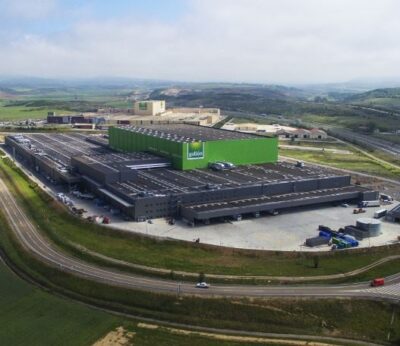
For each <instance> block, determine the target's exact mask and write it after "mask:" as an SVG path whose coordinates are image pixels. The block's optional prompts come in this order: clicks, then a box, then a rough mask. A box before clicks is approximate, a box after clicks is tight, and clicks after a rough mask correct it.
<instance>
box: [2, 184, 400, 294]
mask: <svg viewBox="0 0 400 346" xmlns="http://www.w3.org/2000/svg"><path fill="white" fill-rule="evenodd" d="M0 207H1V209H2V210H3V212H4V214H5V215H6V217H7V219H8V221H9V223H10V225H11V229H12V231H13V232H14V233H15V235H16V236H17V238H18V240H19V241H20V243H21V244H22V246H23V247H24V248H25V249H26V250H27V251H29V252H30V253H32V254H34V255H35V256H36V257H38V258H39V259H40V260H41V261H43V262H45V263H47V264H49V265H52V266H55V267H57V268H59V269H60V270H62V271H64V272H68V273H72V274H74V275H78V276H80V277H83V278H85V279H89V280H93V281H96V282H100V283H105V284H109V285H114V286H120V287H125V288H131V289H140V290H147V291H154V292H164V293H175V294H176V293H179V294H197V295H203V296H246V297H249V296H252V297H272V296H275V297H278V296H280V297H283V296H285V297H371V298H385V299H392V300H398V301H400V273H399V274H396V275H393V276H391V277H388V278H386V285H385V286H383V287H376V288H370V287H369V286H368V284H366V283H364V284H353V285H330V286H250V285H222V284H221V285H213V286H212V287H211V288H209V289H207V290H201V289H196V288H195V287H194V285H193V284H192V283H178V282H176V281H171V280H162V279H158V278H151V277H144V276H140V275H134V274H128V273H122V272H119V271H117V270H113V269H103V268H101V267H99V266H96V265H92V264H89V263H86V262H84V261H81V260H79V259H76V258H74V257H72V256H70V255H67V254H65V253H63V252H62V251H61V250H59V249H58V248H57V247H56V246H54V245H53V244H51V243H49V242H48V241H47V239H46V238H45V237H44V236H43V235H42V234H41V233H40V232H39V231H38V230H37V229H36V227H35V226H34V225H33V224H32V222H31V221H30V220H29V218H28V217H27V216H26V214H25V212H24V211H23V209H22V208H21V207H20V206H19V205H18V203H17V202H16V200H15V199H14V197H13V196H12V194H11V192H10V191H9V189H8V187H7V186H6V184H5V183H4V181H3V180H1V179H0Z"/></svg>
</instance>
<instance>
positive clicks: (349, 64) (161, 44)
mask: <svg viewBox="0 0 400 346" xmlns="http://www.w3.org/2000/svg"><path fill="white" fill-rule="evenodd" d="M3 2H4V1H3ZM23 2H25V1H23ZM26 2H27V1H26ZM42 2H43V3H47V2H49V1H44V0H43V1H42ZM116 6H117V5H116ZM45 8H47V10H45ZM51 8H52V7H51V6H50V5H48V6H45V5H44V6H43V8H42V10H41V11H38V12H37V14H36V16H37V15H39V13H41V14H40V15H45V13H47V14H48V13H49V12H48V11H51ZM46 11H47V12H46ZM398 13H400V3H399V2H398V1H396V0H380V1H378V0H372V1H368V2H366V1H364V0H351V1H346V0H324V1H321V0H280V1H264V0H229V1H228V0H192V2H191V7H190V9H189V10H188V11H187V12H186V13H185V14H184V15H183V16H181V17H180V18H178V19H177V20H176V21H168V22H167V21H155V20H154V19H152V18H151V17H146V18H143V19H140V20H138V19H137V18H138V17H135V20H132V18H130V17H129V15H128V14H127V15H126V16H124V17H120V18H113V19H106V20H104V19H103V20H96V19H93V15H92V16H90V18H91V19H90V20H89V19H82V18H80V19H79V20H77V21H76V22H75V23H74V25H72V28H71V29H69V30H68V31H65V32H62V33H57V34H56V35H54V34H47V35H44V34H43V35H32V34H30V33H25V34H24V35H21V36H19V37H17V38H14V39H13V40H12V41H7V40H4V37H3V39H0V40H2V41H3V42H0V43H2V55H1V57H0V73H2V74H5V73H7V72H8V73H9V72H12V73H14V74H15V73H19V74H29V75H38V76H64V77H65V76H72V77H77V76H88V77H89V76H125V77H138V78H158V79H175V80H198V81H206V80H213V81H246V82H279V83H294V82H329V81H344V80H349V79H353V78H358V77H377V76H382V77H387V76H390V75H393V74H396V73H397V71H398V62H399V61H400V45H399V43H398V37H399V34H400V21H398V20H397V14H398Z"/></svg>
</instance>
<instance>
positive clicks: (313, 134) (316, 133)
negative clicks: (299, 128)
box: [310, 129, 328, 139]
mask: <svg viewBox="0 0 400 346" xmlns="http://www.w3.org/2000/svg"><path fill="white" fill-rule="evenodd" d="M310 138H311V139H327V138H328V135H327V133H326V132H325V131H323V130H320V129H311V130H310Z"/></svg>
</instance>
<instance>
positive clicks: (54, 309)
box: [0, 262, 121, 346]
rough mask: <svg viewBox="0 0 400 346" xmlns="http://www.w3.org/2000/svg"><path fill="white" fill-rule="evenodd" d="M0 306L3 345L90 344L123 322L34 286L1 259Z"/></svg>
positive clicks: (0, 341)
mask: <svg viewBox="0 0 400 346" xmlns="http://www.w3.org/2000/svg"><path fill="white" fill-rule="evenodd" d="M0 306H1V309H0V324H1V328H0V344H1V345H28V344H29V345H38V346H42V345H71V346H72V345H90V344H91V343H93V342H94V341H96V340H97V339H98V338H100V337H101V336H102V335H104V334H105V333H107V332H108V331H109V330H110V329H112V328H115V327H116V326H118V325H119V324H120V323H121V322H120V319H119V318H117V317H114V316H112V315H110V314H106V313H103V312H100V311H98V310H94V309H91V308H88V307H85V306H83V305H80V304H77V303H72V302H69V301H67V300H64V299H61V298H57V297H54V296H51V295H50V294H48V293H45V292H44V291H42V290H39V289H37V288H35V287H33V286H32V285H30V284H28V283H26V282H25V281H23V280H21V279H20V278H18V277H16V276H15V275H14V274H13V273H11V272H10V271H9V270H8V269H7V268H6V267H5V266H4V265H3V263H1V262H0Z"/></svg>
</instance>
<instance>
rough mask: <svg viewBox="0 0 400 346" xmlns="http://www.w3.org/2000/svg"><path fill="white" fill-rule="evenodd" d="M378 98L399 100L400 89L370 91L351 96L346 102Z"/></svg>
mask: <svg viewBox="0 0 400 346" xmlns="http://www.w3.org/2000/svg"><path fill="white" fill-rule="evenodd" d="M380 98H400V88H385V89H375V90H370V91H367V92H364V93H361V94H356V95H351V96H349V97H347V98H346V100H347V101H350V102H357V101H367V100H372V99H380Z"/></svg>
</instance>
